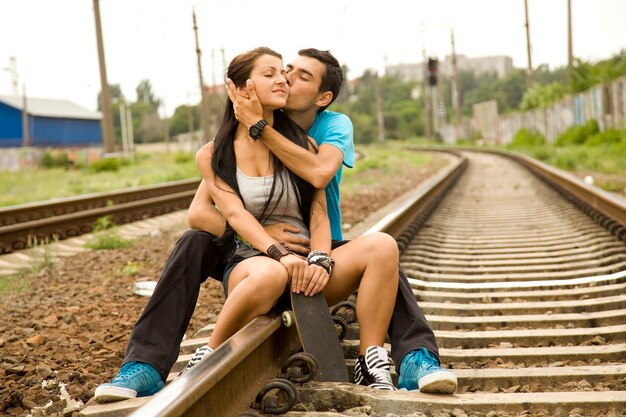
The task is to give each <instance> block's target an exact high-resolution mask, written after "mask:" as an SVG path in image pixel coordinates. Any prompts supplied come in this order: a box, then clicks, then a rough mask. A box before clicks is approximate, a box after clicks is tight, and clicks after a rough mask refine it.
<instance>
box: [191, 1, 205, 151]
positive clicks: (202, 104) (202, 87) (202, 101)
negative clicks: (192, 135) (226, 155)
mask: <svg viewBox="0 0 626 417" xmlns="http://www.w3.org/2000/svg"><path fill="white" fill-rule="evenodd" d="M192 14H193V31H194V33H195V37H196V56H197V58H198V78H199V79H200V94H201V99H200V123H201V125H202V126H201V128H202V142H204V143H206V142H207V141H208V140H209V111H208V108H207V105H208V101H207V100H208V99H207V94H206V88H205V85H204V79H203V78H202V51H201V50H200V44H199V43H198V25H197V24H196V11H195V10H193V12H192Z"/></svg>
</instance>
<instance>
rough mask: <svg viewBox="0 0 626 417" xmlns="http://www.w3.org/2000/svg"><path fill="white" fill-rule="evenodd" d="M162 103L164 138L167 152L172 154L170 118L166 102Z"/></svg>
mask: <svg viewBox="0 0 626 417" xmlns="http://www.w3.org/2000/svg"><path fill="white" fill-rule="evenodd" d="M161 102H162V103H163V136H164V139H165V152H166V153H170V118H169V117H168V116H167V109H166V108H165V100H161Z"/></svg>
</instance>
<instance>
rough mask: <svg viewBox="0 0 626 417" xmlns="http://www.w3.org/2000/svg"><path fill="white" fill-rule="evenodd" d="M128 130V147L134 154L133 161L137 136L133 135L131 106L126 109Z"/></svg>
mask: <svg viewBox="0 0 626 417" xmlns="http://www.w3.org/2000/svg"><path fill="white" fill-rule="evenodd" d="M126 129H127V135H128V138H127V140H128V147H129V149H130V151H131V152H132V153H133V159H134V158H135V134H134V133H133V114H132V112H131V109H130V106H128V107H126Z"/></svg>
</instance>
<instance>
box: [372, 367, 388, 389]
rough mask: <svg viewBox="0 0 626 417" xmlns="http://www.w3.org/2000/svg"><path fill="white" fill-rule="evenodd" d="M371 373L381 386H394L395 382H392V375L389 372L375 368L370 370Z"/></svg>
mask: <svg viewBox="0 0 626 417" xmlns="http://www.w3.org/2000/svg"><path fill="white" fill-rule="evenodd" d="M369 373H370V375H372V376H373V377H374V378H376V381H377V382H379V383H381V384H390V385H393V382H391V374H390V373H389V370H385V369H380V368H373V369H369Z"/></svg>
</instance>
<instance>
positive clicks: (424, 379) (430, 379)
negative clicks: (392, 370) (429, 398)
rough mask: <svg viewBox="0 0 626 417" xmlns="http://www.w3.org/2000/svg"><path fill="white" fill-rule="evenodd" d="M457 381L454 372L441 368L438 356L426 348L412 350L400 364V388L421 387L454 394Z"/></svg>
mask: <svg viewBox="0 0 626 417" xmlns="http://www.w3.org/2000/svg"><path fill="white" fill-rule="evenodd" d="M456 386H457V381H456V375H454V372H452V371H450V370H447V369H441V367H440V366H439V361H438V360H437V357H436V356H435V355H433V354H432V353H431V352H430V351H428V350H427V349H426V348H421V349H418V350H412V351H410V352H409V353H407V354H406V355H405V356H404V359H402V363H401V364H400V371H399V375H398V388H400V389H402V388H404V389H407V390H409V391H412V390H416V389H418V388H419V390H420V392H427V393H431V394H452V393H454V391H456Z"/></svg>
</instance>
